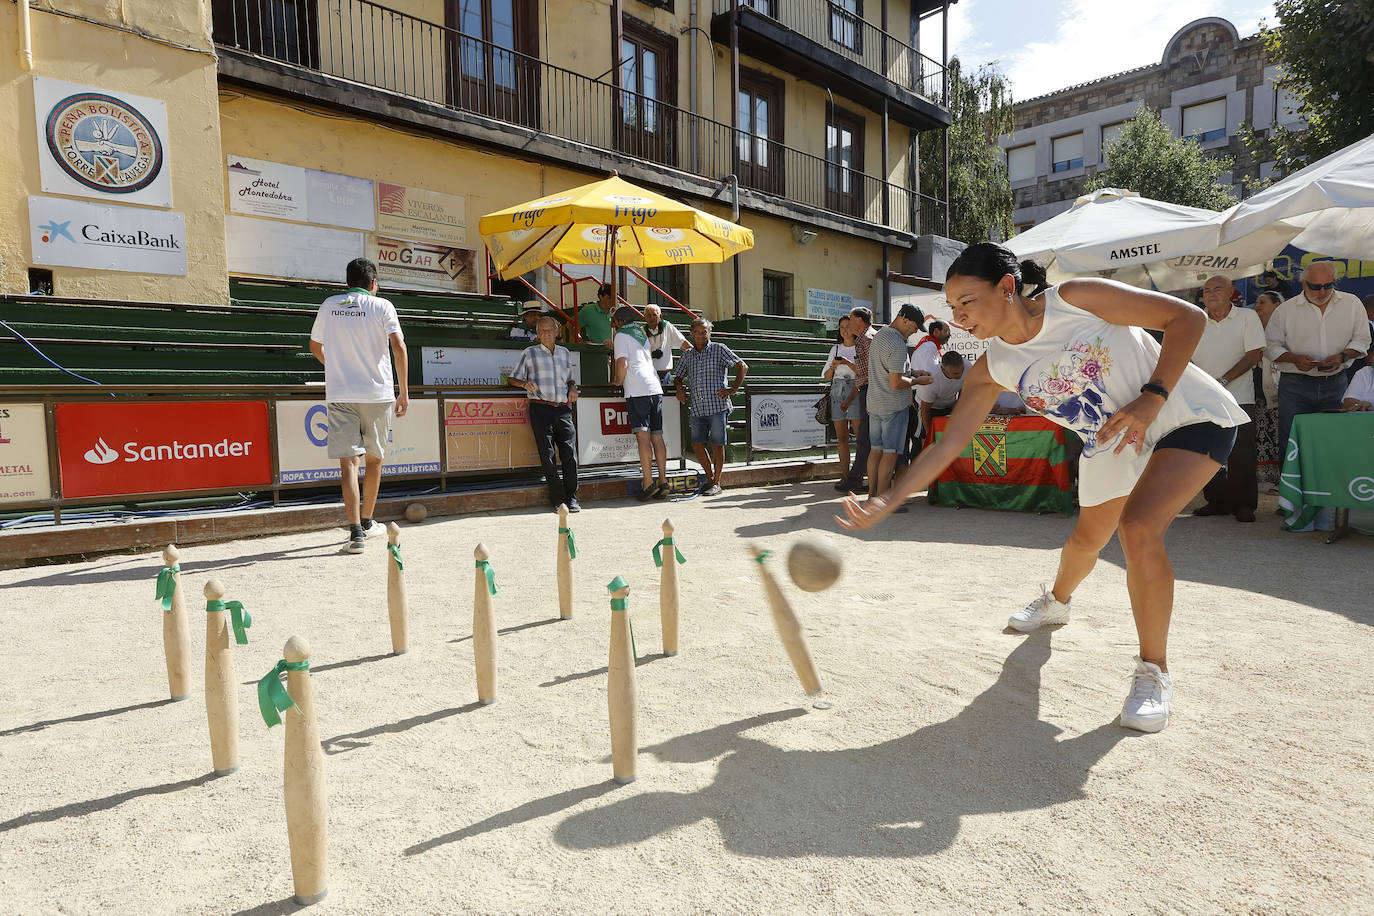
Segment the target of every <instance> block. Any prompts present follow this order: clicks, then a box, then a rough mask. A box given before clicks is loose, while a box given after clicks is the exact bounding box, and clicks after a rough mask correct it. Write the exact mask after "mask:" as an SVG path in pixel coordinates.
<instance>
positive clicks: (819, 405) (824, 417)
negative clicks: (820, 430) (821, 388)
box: [812, 391, 831, 426]
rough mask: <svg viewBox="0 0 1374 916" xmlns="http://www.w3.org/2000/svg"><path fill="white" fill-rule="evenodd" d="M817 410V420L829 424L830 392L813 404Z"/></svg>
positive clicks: (822, 423) (825, 424)
mask: <svg viewBox="0 0 1374 916" xmlns="http://www.w3.org/2000/svg"><path fill="white" fill-rule="evenodd" d="M812 406H813V407H814V408H815V410H816V422H817V423H819V424H821V425H822V426H829V425H830V423H831V420H830V392H828V391H827V392H826V393H825V394H823V395H821V399H820V400H819V401H817V402H816V403H815V404H813V405H812Z"/></svg>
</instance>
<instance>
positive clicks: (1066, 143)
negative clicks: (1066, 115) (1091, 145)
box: [1050, 132, 1083, 172]
mask: <svg viewBox="0 0 1374 916" xmlns="http://www.w3.org/2000/svg"><path fill="white" fill-rule="evenodd" d="M1051 149H1052V150H1053V152H1052V153H1051V154H1050V159H1051V162H1053V165H1052V166H1051V168H1050V171H1052V172H1067V171H1069V170H1070V169H1081V168H1083V134H1082V132H1079V133H1076V134H1069V135H1068V136H1067V137H1055V138H1054V140H1053V141H1051Z"/></svg>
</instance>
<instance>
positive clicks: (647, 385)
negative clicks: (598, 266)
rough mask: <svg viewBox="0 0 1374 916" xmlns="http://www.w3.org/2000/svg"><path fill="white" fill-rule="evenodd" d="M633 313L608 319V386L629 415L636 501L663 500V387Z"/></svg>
mask: <svg viewBox="0 0 1374 916" xmlns="http://www.w3.org/2000/svg"><path fill="white" fill-rule="evenodd" d="M637 318H638V316H637V315H636V314H635V310H634V309H632V308H630V307H629V306H628V305H622V306H621V307H620V308H618V309H616V311H615V314H614V315H612V316H611V324H612V326H613V327H614V328H615V337H614V338H613V339H612V341H611V349H612V352H613V353H614V356H613V359H614V360H615V366H614V369H613V371H612V373H611V384H613V385H620V386H621V387H623V388H624V389H625V401H626V404H627V405H628V407H629V413H630V431H631V432H633V433H634V434H635V444H636V445H637V446H638V447H639V471H640V476H641V478H642V480H641V482H640V491H639V498H640V500H641V501H642V500H646V499H648V498H650V497H653V498H654V499H666V498H667V496H668V446H667V444H666V443H665V442H664V441H663V385H662V384H660V383H659V380H658V373H656V372H655V371H654V359H653V354H652V353H651V351H650V350H649V340H648V336H647V335H646V334H645V333H644V328H643V327H641V326H640V325H639V324H638V323H637V322H636V319H637ZM655 458H657V459H658V480H654V459H655Z"/></svg>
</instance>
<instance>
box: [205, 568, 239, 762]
mask: <svg viewBox="0 0 1374 916" xmlns="http://www.w3.org/2000/svg"><path fill="white" fill-rule="evenodd" d="M205 598H206V600H207V601H223V600H224V586H223V585H222V584H221V583H220V581H219V580H218V579H211V580H210V581H209V582H206V583H205ZM233 646H234V639H233V636H231V635H230V633H229V612H228V611H227V610H220V611H206V613H205V716H206V718H207V719H208V720H209V722H210V754H211V757H212V758H213V760H214V764H215V775H216V776H225V775H227V774H229V773H232V772H234V771H235V770H237V769H238V768H239V699H238V694H237V693H235V692H234V691H235V689H236V687H237V682H236V681H235V680H234V650H233Z"/></svg>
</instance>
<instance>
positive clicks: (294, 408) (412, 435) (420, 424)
mask: <svg viewBox="0 0 1374 916" xmlns="http://www.w3.org/2000/svg"><path fill="white" fill-rule="evenodd" d="M328 446H329V412H328V408H327V407H325V403H324V402H323V401H278V402H277V481H278V482H279V483H306V482H310V481H316V480H338V479H339V459H337V458H330V457H329V453H328ZM363 465H364V462H363V461H361V460H360V461H359V462H358V472H359V473H360V474H361V473H362V471H363ZM438 473H439V402H438V401H436V400H420V401H411V402H410V409H409V410H407V411H406V415H405V416H404V417H393V418H392V420H391V435H390V436H388V437H387V446H386V458H385V460H384V461H383V463H382V476H383V477H397V476H400V475H404V474H438Z"/></svg>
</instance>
